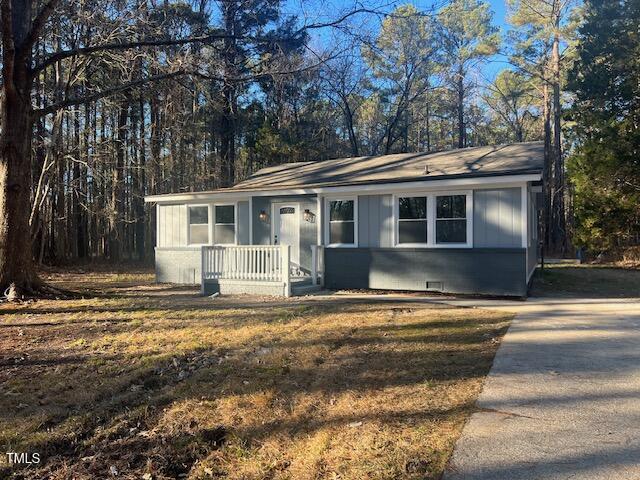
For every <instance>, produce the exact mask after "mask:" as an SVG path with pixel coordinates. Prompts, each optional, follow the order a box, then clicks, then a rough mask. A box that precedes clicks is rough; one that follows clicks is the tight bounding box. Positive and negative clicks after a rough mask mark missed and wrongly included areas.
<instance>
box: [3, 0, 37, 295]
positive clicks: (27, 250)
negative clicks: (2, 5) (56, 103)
mask: <svg viewBox="0 0 640 480" xmlns="http://www.w3.org/2000/svg"><path fill="white" fill-rule="evenodd" d="M10 5H11V10H10V11H11V14H12V18H11V19H6V18H4V16H3V18H2V22H3V26H5V25H6V24H7V23H9V22H10V23H11V26H12V28H13V32H11V33H12V40H13V41H12V42H4V41H3V45H2V47H3V48H2V56H3V59H2V60H3V62H2V73H3V84H2V104H1V106H0V115H1V117H0V119H1V122H2V123H1V133H0V295H2V294H3V293H4V291H5V290H6V289H7V287H10V286H11V285H12V284H13V285H14V287H15V293H16V294H20V293H22V292H27V293H28V292H29V291H30V290H31V289H33V288H36V287H38V286H39V284H40V282H39V280H38V276H37V274H36V271H35V266H34V263H33V259H32V251H31V234H30V233H31V232H30V228H29V212H30V205H29V203H30V193H31V192H30V186H31V135H32V122H31V79H30V78H29V74H28V67H27V66H28V65H29V63H30V62H31V56H30V55H25V56H24V57H23V60H21V61H18V60H19V57H18V56H17V55H16V51H17V48H18V47H19V46H20V45H22V43H23V42H24V40H25V38H26V36H27V33H28V31H29V24H30V20H31V2H25V1H24V0H12V1H11V2H10ZM6 11H7V10H6V9H3V14H4V13H6Z"/></svg>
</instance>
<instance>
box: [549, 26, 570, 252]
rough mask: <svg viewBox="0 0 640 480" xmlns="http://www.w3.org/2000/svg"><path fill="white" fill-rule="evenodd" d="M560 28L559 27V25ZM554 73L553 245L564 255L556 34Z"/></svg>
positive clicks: (558, 68) (558, 50) (558, 39)
mask: <svg viewBox="0 0 640 480" xmlns="http://www.w3.org/2000/svg"><path fill="white" fill-rule="evenodd" d="M558 28H559V25H558ZM551 68H552V72H553V177H554V178H553V201H552V206H553V211H552V214H551V215H552V219H553V220H552V243H553V248H554V250H555V251H556V252H557V253H561V254H564V253H566V252H565V248H566V243H567V242H566V222H565V211H564V195H565V184H564V161H563V158H562V131H561V120H562V105H561V98H560V38H559V35H558V34H557V33H556V34H555V36H554V38H553V49H552V53H551Z"/></svg>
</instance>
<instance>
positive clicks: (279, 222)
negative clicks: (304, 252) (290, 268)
mask: <svg viewBox="0 0 640 480" xmlns="http://www.w3.org/2000/svg"><path fill="white" fill-rule="evenodd" d="M273 209H274V212H273V224H274V225H273V238H272V239H271V240H272V241H273V244H274V245H290V246H291V263H293V264H294V265H297V266H299V265H300V211H299V210H300V208H299V206H298V204H297V203H276V204H274V205H273Z"/></svg>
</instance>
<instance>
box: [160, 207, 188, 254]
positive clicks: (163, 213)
mask: <svg viewBox="0 0 640 480" xmlns="http://www.w3.org/2000/svg"><path fill="white" fill-rule="evenodd" d="M157 229H158V244H157V245H156V246H157V247H160V248H166V247H184V246H186V245H187V209H186V208H185V206H184V205H183V204H180V205H158V226H157Z"/></svg>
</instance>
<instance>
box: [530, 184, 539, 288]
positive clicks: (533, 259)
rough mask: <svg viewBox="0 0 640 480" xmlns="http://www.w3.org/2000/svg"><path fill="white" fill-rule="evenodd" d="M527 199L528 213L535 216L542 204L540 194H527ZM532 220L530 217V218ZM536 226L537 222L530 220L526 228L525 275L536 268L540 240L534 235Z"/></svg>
mask: <svg viewBox="0 0 640 480" xmlns="http://www.w3.org/2000/svg"><path fill="white" fill-rule="evenodd" d="M527 199H528V201H529V202H530V207H531V208H530V210H529V212H530V215H534V216H535V217H536V218H537V215H538V209H539V208H541V206H542V202H541V200H542V195H541V194H538V193H533V194H529V195H527ZM530 220H532V219H530ZM537 228H538V222H537V220H535V221H530V222H529V229H528V242H527V245H528V246H527V275H529V273H530V272H531V271H532V270H533V269H534V268H536V266H537V264H538V260H539V257H540V248H539V247H538V242H539V241H540V240H539V238H537V235H534V231H535V230H536V229H537Z"/></svg>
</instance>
